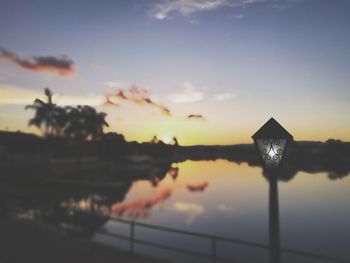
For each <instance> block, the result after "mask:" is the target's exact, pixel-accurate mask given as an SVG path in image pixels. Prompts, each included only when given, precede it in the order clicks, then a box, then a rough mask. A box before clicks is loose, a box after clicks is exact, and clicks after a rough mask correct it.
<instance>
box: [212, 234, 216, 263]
mask: <svg viewBox="0 0 350 263" xmlns="http://www.w3.org/2000/svg"><path fill="white" fill-rule="evenodd" d="M211 255H212V262H213V263H215V262H216V237H215V236H213V237H212V238H211Z"/></svg>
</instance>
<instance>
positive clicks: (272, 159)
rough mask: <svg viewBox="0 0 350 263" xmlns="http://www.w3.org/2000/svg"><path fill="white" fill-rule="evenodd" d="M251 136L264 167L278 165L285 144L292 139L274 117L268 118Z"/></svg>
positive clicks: (281, 158) (285, 146)
mask: <svg viewBox="0 0 350 263" xmlns="http://www.w3.org/2000/svg"><path fill="white" fill-rule="evenodd" d="M252 138H253V140H254V143H255V146H256V147H257V149H258V151H259V153H260V154H259V155H260V156H261V158H262V161H263V164H264V167H265V168H277V167H280V165H281V163H282V160H283V157H284V156H285V151H286V149H287V146H288V144H289V143H290V142H291V141H293V136H292V135H290V133H289V132H287V131H286V130H285V129H284V128H283V127H282V126H281V125H280V124H279V123H278V122H277V121H276V120H275V119H274V118H271V119H269V120H268V121H267V122H266V123H265V124H264V125H263V126H262V127H261V128H260V129H259V130H258V131H257V132H256V133H255V134H254V135H253V136H252Z"/></svg>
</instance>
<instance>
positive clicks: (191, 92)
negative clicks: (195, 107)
mask: <svg viewBox="0 0 350 263" xmlns="http://www.w3.org/2000/svg"><path fill="white" fill-rule="evenodd" d="M183 88H184V91H183V92H181V93H175V94H170V95H169V96H168V98H169V99H170V100H171V101H172V102H173V103H191V102H197V101H201V100H202V99H203V98H204V94H203V92H201V91H199V90H198V89H197V88H196V87H194V86H193V84H192V83H191V82H184V83H183Z"/></svg>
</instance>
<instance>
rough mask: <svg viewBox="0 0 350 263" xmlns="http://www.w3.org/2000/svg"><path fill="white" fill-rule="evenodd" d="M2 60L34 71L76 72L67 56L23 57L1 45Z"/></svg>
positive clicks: (0, 54)
mask: <svg viewBox="0 0 350 263" xmlns="http://www.w3.org/2000/svg"><path fill="white" fill-rule="evenodd" d="M0 60H2V61H5V62H9V63H14V64H15V65H17V66H19V67H21V68H22V69H26V70H29V71H32V72H51V73H58V74H60V75H68V74H72V73H73V72H74V65H73V64H74V63H73V60H71V59H70V58H69V57H67V56H64V55H63V56H59V57H55V56H34V57H29V58H24V57H21V56H19V55H17V54H15V53H13V52H11V51H9V50H7V49H5V48H2V47H0Z"/></svg>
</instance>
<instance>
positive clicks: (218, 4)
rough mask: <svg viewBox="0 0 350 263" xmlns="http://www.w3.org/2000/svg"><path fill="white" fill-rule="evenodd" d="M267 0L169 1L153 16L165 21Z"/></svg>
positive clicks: (163, 3) (158, 5)
mask: <svg viewBox="0 0 350 263" xmlns="http://www.w3.org/2000/svg"><path fill="white" fill-rule="evenodd" d="M266 1H267V0H168V1H162V2H160V3H159V4H156V5H155V6H154V7H153V9H152V12H151V14H152V16H153V17H154V18H155V19H157V20H165V19H167V18H169V16H170V15H171V14H180V15H183V16H187V15H190V14H192V13H196V12H207V11H211V10H216V9H219V8H224V7H231V8H233V7H242V6H244V5H248V4H254V3H258V2H266Z"/></svg>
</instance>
